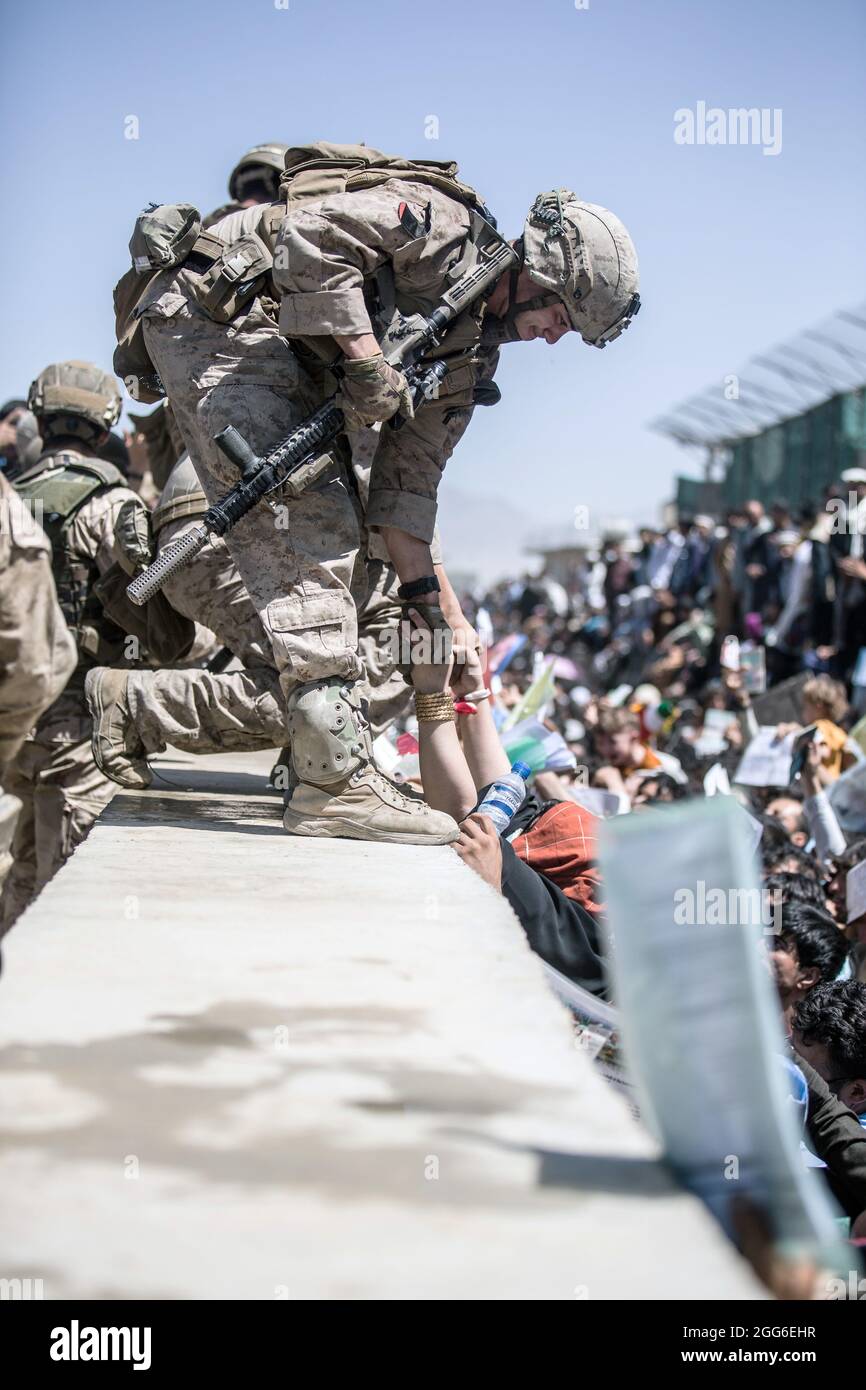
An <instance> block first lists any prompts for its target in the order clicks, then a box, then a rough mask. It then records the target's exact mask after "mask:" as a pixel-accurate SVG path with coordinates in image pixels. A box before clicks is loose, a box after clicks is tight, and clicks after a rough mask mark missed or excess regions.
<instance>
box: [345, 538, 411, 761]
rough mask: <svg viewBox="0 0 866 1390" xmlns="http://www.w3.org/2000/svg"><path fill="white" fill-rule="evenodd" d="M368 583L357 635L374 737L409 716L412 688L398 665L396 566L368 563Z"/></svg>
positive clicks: (373, 561)
mask: <svg viewBox="0 0 866 1390" xmlns="http://www.w3.org/2000/svg"><path fill="white" fill-rule="evenodd" d="M367 580H368V584H369V589H368V593H367V600H366V602H365V603H364V604H363V605H362V606H361V607H360V608H359V610H358V632H359V646H360V651H361V656H362V658H363V661H364V681H363V695H364V697H365V698H366V700H367V701H368V707H369V717H370V729H371V732H372V734H373V737H374V738H375V737H377V735H379V734H381V733H384V732H385V730H386V729H388V728H390V726H391V725H392V724H393V723H394V722H395V721H396V720H397V719H399V718H400V717H401V716H402V715H404V714H406V713H408V711H409V708H410V706H411V703H412V687H411V686H410V685H407V683H406V681H405V680H404V679H403V676H402V674H401V672H400V671H399V670H398V667H397V662H396V655H397V653H396V642H397V639H398V638H399V634H400V617H401V611H402V610H401V608H400V601H399V599H398V598H397V589H398V588H399V584H400V581H399V579H398V578H397V574H396V572H395V570H394V567H393V565H391V564H389V563H388V562H387V561H383V560H368V561H367Z"/></svg>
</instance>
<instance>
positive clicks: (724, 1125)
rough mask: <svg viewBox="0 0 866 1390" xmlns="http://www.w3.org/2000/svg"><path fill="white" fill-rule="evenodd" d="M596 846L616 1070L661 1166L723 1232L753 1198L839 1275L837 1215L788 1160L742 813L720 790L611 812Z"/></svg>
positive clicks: (779, 1036) (767, 930)
mask: <svg viewBox="0 0 866 1390" xmlns="http://www.w3.org/2000/svg"><path fill="white" fill-rule="evenodd" d="M599 841H600V847H601V857H600V862H601V867H602V872H603V875H604V882H605V887H606V890H607V897H608V908H609V912H608V921H609V926H610V934H611V938H612V940H611V968H612V975H613V985H614V998H615V1000H616V1003H617V1010H618V1014H619V1021H620V1024H621V1027H622V1040H623V1047H624V1051H625V1057H626V1064H627V1067H628V1071H629V1074H630V1075H631V1076H632V1077H633V1078H634V1080H635V1082H636V1085H637V1090H638V1099H639V1104H640V1109H641V1113H642V1115H643V1116H644V1118H645V1120H646V1121H647V1123H648V1124H649V1125H650V1127H651V1128H652V1129H654V1130H655V1132H656V1134H657V1136H658V1137H659V1139H660V1142H661V1143H662V1145H663V1146H664V1149H665V1155H666V1157H667V1159H668V1161H669V1163H670V1164H671V1166H672V1167H673V1168H674V1169H675V1170H676V1172H677V1174H678V1175H679V1177H680V1179H681V1180H682V1182H683V1183H684V1184H685V1185H686V1186H687V1187H689V1188H691V1189H692V1190H693V1191H694V1192H696V1193H697V1194H698V1195H699V1196H700V1197H702V1198H703V1200H704V1201H705V1202H706V1203H707V1205H708V1206H709V1207H710V1209H711V1210H712V1211H713V1213H714V1214H715V1215H716V1217H717V1218H718V1220H719V1221H720V1222H721V1223H722V1225H723V1226H724V1227H725V1229H726V1230H727V1231H728V1232H729V1233H730V1231H731V1201H732V1199H735V1198H736V1197H738V1196H746V1195H748V1196H749V1197H750V1198H751V1199H752V1200H753V1201H755V1202H756V1203H757V1204H758V1205H760V1206H761V1207H762V1208H764V1209H765V1210H766V1212H767V1214H768V1216H769V1219H770V1224H771V1228H772V1229H773V1231H774V1233H775V1239H776V1243H777V1245H778V1246H779V1247H780V1248H782V1249H783V1250H786V1251H790V1252H791V1253H793V1252H794V1251H796V1252H798V1253H808V1254H810V1255H812V1256H813V1257H814V1258H816V1259H817V1260H818V1261H819V1262H820V1264H821V1265H823V1266H824V1267H825V1268H829V1269H831V1270H836V1269H837V1268H838V1269H839V1270H840V1271H846V1270H847V1269H848V1268H849V1267H850V1265H851V1253H850V1250H849V1247H847V1246H846V1245H845V1244H844V1243H843V1242H842V1241H841V1240H840V1239H839V1236H838V1232H837V1227H836V1221H835V1218H836V1215H837V1212H836V1209H835V1207H834V1206H833V1204H832V1202H831V1199H830V1198H829V1196H828V1195H827V1193H826V1191H825V1189H824V1188H823V1187H822V1186H821V1184H820V1182H819V1181H818V1180H817V1177H816V1175H815V1174H813V1173H808V1172H806V1171H805V1170H804V1168H803V1166H802V1164H801V1161H800V1158H799V1153H798V1145H799V1140H800V1137H801V1135H800V1132H799V1130H798V1128H797V1125H796V1123H795V1118H794V1113H793V1112H794V1106H793V1105H792V1103H791V1101H790V1099H789V1097H788V1094H787V1093H786V1089H785V1085H784V1081H783V1075H784V1072H783V1068H782V1067H781V1066H780V1065H779V1062H778V1057H780V1056H782V1055H783V1054H784V1052H785V1040H784V1037H783V1033H782V1026H781V1018H780V1012H779V1003H778V1000H777V998H776V994H775V990H774V987H773V984H772V981H771V977H770V973H769V969H768V968H767V964H766V962H765V959H764V951H765V946H764V943H765V942H767V941H769V940H771V937H772V932H773V921H772V904H770V903H767V902H765V900H764V897H763V895H762V894H761V892H760V885H759V882H758V879H757V876H756V870H755V866H754V859H753V856H752V850H751V837H750V834H749V826H748V823H747V822H746V818H745V817H744V816H743V814H742V812H741V811H740V808H739V807H738V806H735V805H733V804H732V802H731V801H729V800H728V799H727V798H726V797H721V796H717V797H712V798H711V799H708V800H706V801H688V802H685V803H681V804H680V805H679V806H672V807H669V808H666V809H664V810H657V811H646V812H641V813H640V814H639V815H631V816H621V817H618V818H617V819H616V820H613V821H608V822H606V823H605V824H604V826H603V827H600V829H599Z"/></svg>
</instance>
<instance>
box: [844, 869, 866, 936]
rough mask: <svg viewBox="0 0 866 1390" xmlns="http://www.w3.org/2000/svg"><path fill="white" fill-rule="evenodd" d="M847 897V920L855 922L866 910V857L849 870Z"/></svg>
mask: <svg viewBox="0 0 866 1390" xmlns="http://www.w3.org/2000/svg"><path fill="white" fill-rule="evenodd" d="M845 898H846V905H847V908H848V913H847V918H846V920H847V921H849V922H854V921H856V919H857V918H858V917H862V916H863V913H864V912H866V859H864V860H863V863H862V864H855V865H854V867H853V869H849V870H848V876H847V878H846V879H845Z"/></svg>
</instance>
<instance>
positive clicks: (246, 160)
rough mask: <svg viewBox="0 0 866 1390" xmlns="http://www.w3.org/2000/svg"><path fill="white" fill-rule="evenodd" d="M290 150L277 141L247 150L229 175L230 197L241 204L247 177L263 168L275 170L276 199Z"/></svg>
mask: <svg viewBox="0 0 866 1390" xmlns="http://www.w3.org/2000/svg"><path fill="white" fill-rule="evenodd" d="M288 148H289V147H288V145H280V144H279V143H277V142H276V141H275V142H273V143H271V144H267V145H254V146H253V148H252V149H251V150H247V152H246V154H245V155H244V156H243V157H242V158H241V159H239V160H238V162H237V164H236V165H235V167H234V168H233V169H232V171H231V173H230V174H229V197H231V198H234V199H235V201H236V202H240V201H241V200H242V198H243V197H244V191H243V185H244V178H245V176H248V175H249V174H250V173H251V172H252V171H253V170H259V171H260V170H261V169H262V168H265V169H273V170H274V197H276V196H277V189H278V187H279V183H280V174H281V173H282V172H283V169H284V168H285V160H286V150H287V149H288Z"/></svg>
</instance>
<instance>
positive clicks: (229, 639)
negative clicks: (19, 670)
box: [86, 142, 463, 788]
mask: <svg viewBox="0 0 866 1390" xmlns="http://www.w3.org/2000/svg"><path fill="white" fill-rule="evenodd" d="M287 149H288V146H287V145H280V144H277V143H275V142H274V143H270V144H264V145H257V146H255V147H254V148H253V149H251V150H249V151H248V152H247V153H246V154H245V155H244V156H243V157H242V158H241V159H240V161H239V162H238V164H237V165H236V166H235V168H234V169H233V170H232V172H231V175H230V176H229V194H230V196H231V198H232V202H231V203H230V204H227V205H225V206H224V207H223V208H222V209H217V210H216V212H214V213H210V214H208V216H207V217H205V218H204V219H203V226H205V227H212V226H213V224H214V223H215V222H217V221H219V220H220V218H221V217H222V216H225V215H226V214H228V213H229V212H237V211H239V210H242V209H243V208H248V207H253V206H256V205H257V204H260V203H262V202H265V201H273V199H274V198H275V197H276V195H277V191H278V185H279V175H280V173H281V171H282V168H283V159H284V156H285V153H286V150H287ZM133 419H135V417H133ZM138 423H139V425H140V426H141V428H142V430H143V432H144V433H145V436H146V439H147V445H148V453H149V455H150V457H151V467H152V473H153V476H154V479H155V480H156V481H158V483H159V485H160V487H161V488H162V492H161V496H160V498H159V501H158V502H157V504H156V506H155V508H154V510H153V512H152V513H151V520H152V526H153V533H154V541H155V545H156V553H157V554H160V553H162V552H163V551H164V550H165V548H166V547H167V546H168V545H171V544H172V543H173V542H174V541H176V540H178V539H180V537H181V536H183V535H185V534H186V533H187V532H188V531H189V530H190V529H191V528H192V527H193V526H195V525H196V524H197V523H198V522H200V521H201V518H202V517H203V516H204V514H205V512H206V511H207V507H208V502H207V498H206V497H205V494H204V492H203V491H202V488H201V484H200V483H199V481H198V477H197V475H196V472H195V469H194V468H193V465H192V462H191V460H190V458H189V455H188V454H187V453H186V452H185V450H184V448H183V443H182V440H181V439H180V436H179V431H178V429H177V425H176V423H175V420H174V415H173V412H172V409H171V405H170V403H168V402H166V403H165V404H164V405H161V406H158V407H157V409H156V410H155V411H153V412H151V414H150V415H148V416H145V417H142V418H141V419H140V420H139V421H138ZM378 442H379V438H378V429H362V430H359V431H357V432H355V434H354V436H353V440H352V470H353V472H354V474H355V479H356V484H357V489H358V495H359V497H360V499H361V502H362V506H365V505H366V498H367V493H368V491H369V480H370V466H371V464H372V460H373V455H374V454H375V451H376V448H377V446H378ZM365 540H366V546H365V552H366V560H367V596H366V599H365V601H364V602H363V603H362V605H361V607H360V609H359V614H358V627H359V648H360V653H361V657H362V659H363V662H364V672H365V686H364V692H363V694H364V698H366V700H367V714H368V718H369V721H370V728H371V730H372V732H373V734H374V736H375V735H377V734H379V733H382V732H383V731H384V730H385V729H386V728H388V727H389V726H390V725H391V724H393V723H394V721H395V720H396V719H397V718H398V717H399V716H400V715H401V714H404V713H405V712H406V711H407V709H408V707H409V704H410V702H411V694H412V688H411V686H410V685H409V684H408V683H407V682H406V680H405V679H404V677H403V676H402V675H401V673H400V670H399V669H398V667H397V664H396V660H395V650H394V643H393V640H392V636H393V632H394V629H395V625H396V624H397V623H398V622H399V620H400V613H401V610H400V604H399V600H398V598H397V588H398V584H399V581H398V579H397V576H396V574H395V571H394V568H393V566H392V565H391V562H390V559H389V557H388V552H387V549H386V548H385V546H384V544H383V542H382V539H381V537H380V536H378V535H377V534H376V533H375V532H373V533H368V532H365ZM432 551H433V559H434V570H435V573H436V575H437V577H438V578H439V581H440V584H441V585H442V588H443V591H444V592H445V594H446V595H447V601H448V609H447V611H448V612H449V615H453V619H452V620H453V621H463V619H462V614H461V613H460V610H459V604H458V601H457V599H456V596H455V595H454V594H453V591H452V590H451V587H450V584H449V583H448V579H447V575H446V573H445V570H444V567H443V566H442V563H441V551H440V547H439V539H438V536H436V537H434V542H433V546H432ZM163 593H164V594H165V596H166V598H167V599H168V601H169V602H170V603H171V605H172V607H173V608H175V609H176V610H177V611H178V612H179V613H182V614H184V615H185V616H186V617H188V618H190V619H191V620H193V621H194V622H196V623H197V624H200V625H202V626H203V627H205V628H207V629H209V630H210V631H211V632H212V633H214V634H215V635H216V638H217V640H218V642H219V643H220V644H222V646H223V647H225V648H227V649H228V650H229V651H230V652H232V653H233V654H234V655H235V656H236V657H237V658H238V659H239V660H240V661H241V663H242V664H243V666H244V668H245V669H244V670H243V671H230V672H215V671H209V670H201V669H197V668H195V667H192V668H189V667H188V668H184V669H178V668H173V669H163V670H159V671H154V670H148V669H143V670H138V671H135V672H131V673H130V674H129V675H128V676H126V677H122V676H118V675H112V676H108V675H105V676H104V675H103V674H102V673H101V672H100V671H98V670H96V671H92V672H90V673H89V674H88V677H87V683H86V689H87V690H88V691H90V692H91V695H92V705H93V709H94V710H95V711H97V712H98V711H99V708H100V702H101V700H102V698H103V693H104V689H105V687H106V686H107V687H108V688H109V689H110V690H111V692H112V694H113V700H112V708H113V712H114V721H113V722H114V734H115V740H116V739H117V737H118V735H119V724H120V719H121V716H125V717H126V719H125V728H124V731H123V744H122V748H119V747H118V745H117V742H116V741H115V743H114V744H110V743H107V742H106V741H105V740H104V739H103V738H102V737H96V738H95V739H94V747H93V752H94V757H95V759H96V762H97V764H98V766H99V767H100V768H101V769H102V771H103V772H105V774H106V775H107V776H109V777H111V778H113V779H114V780H115V781H117V782H118V783H119V784H120V785H121V786H125V787H129V788H139V787H146V786H149V785H150V783H151V781H152V774H151V771H150V769H149V767H148V766H147V763H146V762H145V757H146V756H147V755H149V754H153V753H157V752H162V751H163V750H164V749H165V747H166V746H167V745H168V744H171V745H172V746H174V747H175V748H180V749H182V750H184V751H186V752H191V753H196V754H204V753H214V752H225V751H229V750H233V751H253V750H259V749H269V748H279V747H281V746H282V745H283V743H284V741H285V738H286V709H285V700H284V697H283V695H282V692H281V688H280V683H279V673H278V671H277V669H276V665H275V662H274V657H273V652H272V650H271V646H270V642H269V641H268V638H267V634H266V633H265V630H264V627H263V626H262V622H261V619H260V617H259V615H258V612H257V611H256V609H255V607H254V606H253V603H252V600H251V599H250V597H249V595H248V594H247V591H246V588H245V587H244V584H243V581H242V579H241V577H240V574H239V573H238V570H237V566H236V565H235V563H234V561H233V559H232V556H231V552H230V551H229V549H228V546H227V545H226V543H225V541H223V540H221V539H220V538H219V537H216V536H215V537H213V538H212V541H211V543H210V545H209V546H208V547H207V548H206V549H205V550H204V551H203V552H202V553H201V554H200V555H199V557H198V560H197V563H196V564H195V565H188V566H186V567H185V568H184V569H181V570H178V571H177V572H176V573H175V574H173V575H172V576H171V577H170V578H169V579H168V580H167V581H166V583H165V585H164V586H163ZM443 606H445V604H444V603H443ZM124 680H125V685H124V684H123V682H124ZM284 756H288V757H289V758H290V753H288V751H287V754H284ZM286 781H287V782H290V781H291V773H290V771H289V770H288V769H287V777H286Z"/></svg>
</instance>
